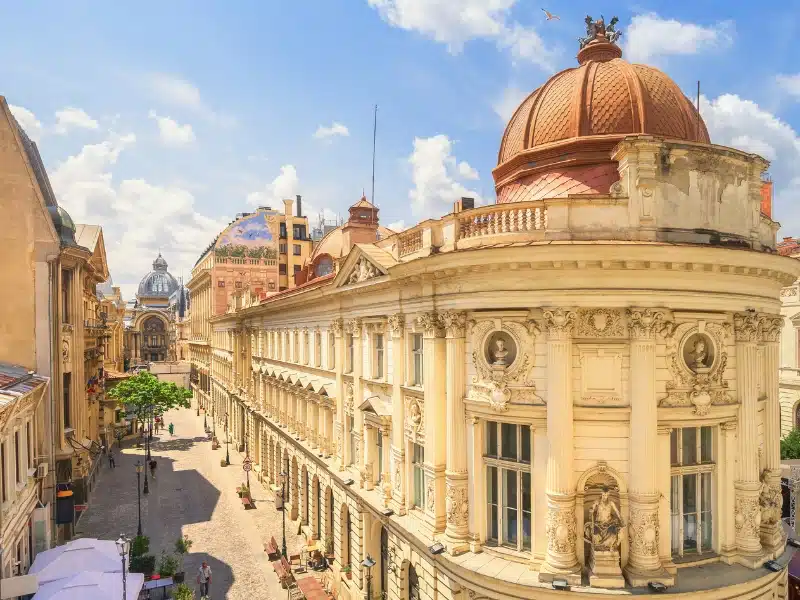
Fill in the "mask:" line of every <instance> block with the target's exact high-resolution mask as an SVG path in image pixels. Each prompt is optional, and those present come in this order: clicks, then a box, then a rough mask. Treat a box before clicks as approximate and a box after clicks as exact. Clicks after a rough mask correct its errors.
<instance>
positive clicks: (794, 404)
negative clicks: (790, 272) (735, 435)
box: [778, 237, 800, 437]
mask: <svg viewBox="0 0 800 600" xmlns="http://www.w3.org/2000/svg"><path fill="white" fill-rule="evenodd" d="M778 252H779V253H780V254H782V255H783V256H789V257H791V258H793V259H794V260H797V259H798V258H800V244H798V240H796V239H794V238H791V237H787V238H784V239H783V241H782V242H780V243H779V244H778ZM781 314H782V315H783V316H784V318H785V320H784V322H783V331H782V332H781V368H780V400H781V437H785V436H786V435H788V433H789V432H790V431H791V430H792V429H794V428H795V427H800V412H799V409H800V281H795V282H793V283H792V285H789V286H787V287H785V288H783V289H782V290H781Z"/></svg>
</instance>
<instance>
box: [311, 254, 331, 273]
mask: <svg viewBox="0 0 800 600" xmlns="http://www.w3.org/2000/svg"><path fill="white" fill-rule="evenodd" d="M330 273H333V259H332V258H331V257H330V256H321V257H320V258H319V260H318V261H317V266H316V267H315V268H314V274H315V275H316V276H317V277H322V276H324V275H329V274H330Z"/></svg>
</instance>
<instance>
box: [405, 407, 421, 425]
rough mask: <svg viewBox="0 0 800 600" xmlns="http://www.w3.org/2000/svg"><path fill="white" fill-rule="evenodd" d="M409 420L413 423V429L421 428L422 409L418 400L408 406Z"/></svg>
mask: <svg viewBox="0 0 800 600" xmlns="http://www.w3.org/2000/svg"><path fill="white" fill-rule="evenodd" d="M408 413H409V415H408V420H409V421H410V423H411V427H412V428H413V429H415V430H416V429H419V427H420V425H421V424H422V411H421V410H420V408H419V404H418V403H417V402H416V401H412V402H411V404H410V405H409V407H408Z"/></svg>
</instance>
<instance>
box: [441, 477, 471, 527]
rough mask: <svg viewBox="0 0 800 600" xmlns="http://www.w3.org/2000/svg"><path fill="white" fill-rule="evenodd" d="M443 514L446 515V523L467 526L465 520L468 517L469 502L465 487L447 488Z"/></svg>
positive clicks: (449, 486)
mask: <svg viewBox="0 0 800 600" xmlns="http://www.w3.org/2000/svg"><path fill="white" fill-rule="evenodd" d="M445 513H446V514H447V521H448V523H453V524H455V525H458V526H463V525H466V524H467V519H468V517H469V501H468V498H467V488H466V487H463V486H453V485H448V486H447V495H446V496H445Z"/></svg>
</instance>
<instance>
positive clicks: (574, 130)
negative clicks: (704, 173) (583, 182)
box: [495, 33, 710, 202]
mask: <svg viewBox="0 0 800 600" xmlns="http://www.w3.org/2000/svg"><path fill="white" fill-rule="evenodd" d="M621 56H622V50H621V49H620V48H619V46H617V45H616V44H614V43H612V42H611V41H609V39H608V38H607V37H606V36H605V34H604V33H603V34H598V35H597V37H596V38H595V40H594V41H591V42H589V43H588V44H586V45H585V46H584V47H583V48H582V49H581V51H580V52H579V53H578V62H579V66H577V67H574V68H571V69H567V70H565V71H561V72H560V73H557V74H555V75H553V77H551V78H550V79H549V80H548V81H547V82H546V83H545V84H544V85H542V86H541V87H539V88H538V89H536V90H534V91H533V92H532V93H531V94H530V95H529V96H528V97H527V98H526V99H525V100H524V101H523V102H522V104H521V105H520V106H519V107H518V108H517V110H516V112H515V113H514V116H513V117H511V120H510V121H509V123H508V126H507V127H506V131H505V133H504V134H503V140H502V142H501V144H500V152H499V155H498V161H497V162H498V166H497V168H496V169H495V182H496V184H497V187H498V202H501V201H508V200H507V199H501V198H500V188H501V187H502V186H503V185H504V184H506V183H508V182H510V181H511V180H515V179H518V178H519V176H520V175H522V174H523V173H521V171H524V174H526V175H529V174H531V173H532V172H535V171H538V172H540V173H541V172H542V171H543V170H546V169H547V168H548V166H556V165H558V166H559V167H560V168H561V167H566V168H567V169H569V167H570V166H572V165H579V164H580V165H595V166H596V167H597V166H599V165H600V164H601V163H604V162H605V163H606V168H600V169H597V168H596V169H595V171H596V173H595V175H597V174H598V173H600V172H602V177H601V178H602V179H603V180H604V182H605V180H607V179H608V177H609V175H611V169H610V167H611V166H612V165H610V164H608V163H609V161H610V158H608V157H609V156H610V151H611V149H613V147H614V146H615V145H616V144H617V143H618V142H619V141H620V140H622V139H623V138H624V137H625V136H628V135H635V134H649V135H656V136H662V137H665V138H670V139H677V140H684V141H690V142H700V143H705V144H708V143H710V140H709V137H708V130H707V129H706V126H705V123H704V122H703V120H702V119H701V118H699V115H698V113H697V110H696V109H695V107H694V105H693V104H692V102H691V101H690V100H689V99H688V98H687V97H686V96H685V95H684V94H683V92H682V91H681V89H680V88H679V87H678V85H677V84H676V83H675V82H674V81H672V79H670V78H669V76H667V75H666V74H665V73H663V72H661V71H659V70H658V69H655V68H653V67H649V66H646V65H639V64H631V63H629V62H627V61H625V60H623V59H622V58H621ZM604 157H605V160H604ZM615 180H616V178H615V179H613V181H615ZM603 186H604V184H603V185H601V186H600V187H603ZM584 187H587V186H584ZM588 188H589V190H588V191H599V190H596V189H594V188H593V187H592V186H591V185H589V186H588ZM581 193H583V192H581ZM525 199H529V198H525Z"/></svg>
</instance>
